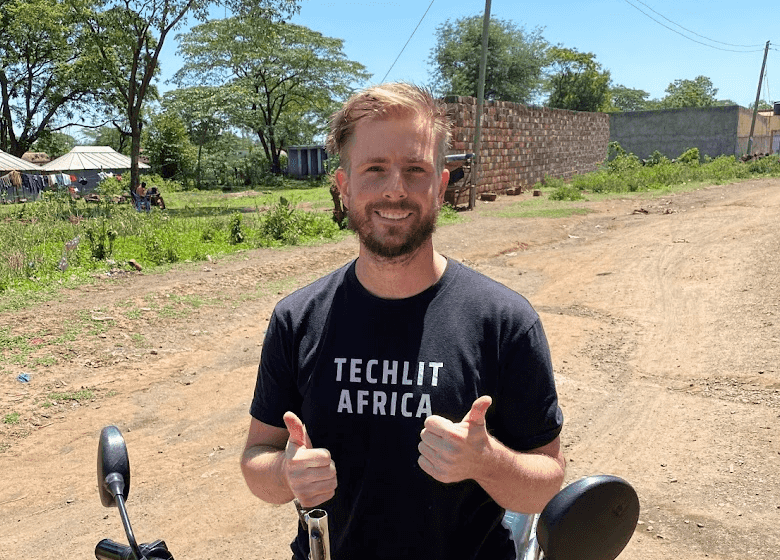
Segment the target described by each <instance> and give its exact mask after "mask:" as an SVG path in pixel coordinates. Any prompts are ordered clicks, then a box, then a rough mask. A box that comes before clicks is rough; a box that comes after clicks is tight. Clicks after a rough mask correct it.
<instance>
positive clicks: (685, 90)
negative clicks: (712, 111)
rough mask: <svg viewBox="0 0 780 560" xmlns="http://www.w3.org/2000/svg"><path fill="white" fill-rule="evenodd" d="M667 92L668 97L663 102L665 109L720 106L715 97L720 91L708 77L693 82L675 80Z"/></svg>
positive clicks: (698, 78) (699, 77)
mask: <svg viewBox="0 0 780 560" xmlns="http://www.w3.org/2000/svg"><path fill="white" fill-rule="evenodd" d="M665 91H666V94H667V95H666V97H664V98H663V99H662V100H661V106H662V107H663V108H664V109H677V108H681V107H714V106H715V105H717V104H718V101H717V99H716V97H715V95H717V93H718V90H717V88H715V87H714V86H713V85H712V80H710V79H709V78H708V77H706V76H698V77H696V78H695V79H693V80H675V81H674V82H672V83H671V84H669V85H668V86H667V88H666V90H665Z"/></svg>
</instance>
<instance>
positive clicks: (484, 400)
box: [462, 395, 493, 426]
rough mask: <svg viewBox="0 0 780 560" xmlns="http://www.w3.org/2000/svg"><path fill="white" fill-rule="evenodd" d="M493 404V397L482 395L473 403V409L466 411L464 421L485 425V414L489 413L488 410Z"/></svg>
mask: <svg viewBox="0 0 780 560" xmlns="http://www.w3.org/2000/svg"><path fill="white" fill-rule="evenodd" d="M491 404H493V399H492V397H489V396H487V395H482V396H481V397H479V398H478V399H477V400H475V401H474V403H473V404H472V405H471V410H469V411H468V412H467V413H466V416H464V417H463V420H462V422H468V423H469V424H476V425H478V426H484V425H485V414H486V413H487V410H488V408H490V405H491Z"/></svg>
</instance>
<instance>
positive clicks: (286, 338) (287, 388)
mask: <svg viewBox="0 0 780 560" xmlns="http://www.w3.org/2000/svg"><path fill="white" fill-rule="evenodd" d="M291 325H292V324H291V321H289V320H285V318H284V314H283V313H282V312H280V311H279V308H278V307H277V309H275V310H274V313H273V314H272V315H271V319H270V321H269V323H268V330H267V331H266V334H265V341H264V342H263V350H262V353H261V356H260V366H259V367H258V370H257V382H256V384H255V394H254V397H253V399H252V405H251V407H250V409H249V413H250V414H251V415H252V416H253V417H254V418H256V419H257V420H259V421H260V422H263V423H265V424H269V425H271V426H277V427H280V428H283V427H284V420H283V419H282V416H283V415H284V413H285V412H287V411H288V410H289V411H292V412H295V413H296V414H300V409H301V395H300V392H299V391H298V387H297V382H296V368H295V367H294V365H293V363H294V358H295V356H294V340H293V336H294V335H293V329H292V326H291Z"/></svg>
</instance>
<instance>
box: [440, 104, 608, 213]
mask: <svg viewBox="0 0 780 560" xmlns="http://www.w3.org/2000/svg"><path fill="white" fill-rule="evenodd" d="M445 102H446V103H447V107H448V111H449V113H450V116H451V118H452V120H453V122H454V124H455V127H454V130H453V139H452V140H453V141H452V149H451V150H450V153H453V154H457V153H464V152H473V151H474V135H475V133H476V110H477V100H476V98H474V97H448V98H446V99H445ZM483 110H484V113H483V117H482V155H483V158H484V159H483V163H482V168H481V173H480V177H479V180H478V181H477V192H478V193H482V192H497V193H502V192H504V191H506V189H508V188H513V187H521V188H529V187H531V186H533V185H534V184H535V183H537V182H539V181H541V180H542V179H544V177H545V176H551V177H563V178H567V179H568V178H570V177H572V176H574V175H577V174H581V173H587V172H590V171H594V170H595V169H596V168H597V167H598V166H599V164H601V163H602V162H603V161H604V159H606V156H607V146H608V143H609V117H608V115H606V114H604V113H582V112H577V111H566V110H563V109H549V108H546V107H527V106H525V105H520V104H517V103H509V102H507V101H493V102H486V103H485V107H484V109H483ZM465 202H468V193H467V192H466V193H462V194H461V195H459V197H458V199H457V200H456V201H455V203H456V204H463V203H465Z"/></svg>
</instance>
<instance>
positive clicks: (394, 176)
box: [382, 169, 407, 200]
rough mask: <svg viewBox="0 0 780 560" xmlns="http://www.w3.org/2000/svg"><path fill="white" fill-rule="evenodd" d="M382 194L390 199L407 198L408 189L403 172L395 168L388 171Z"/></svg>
mask: <svg viewBox="0 0 780 560" xmlns="http://www.w3.org/2000/svg"><path fill="white" fill-rule="evenodd" d="M382 196H383V197H385V198H387V199H390V200H399V199H403V198H406V196H407V189H406V182H405V180H404V176H403V174H402V173H401V172H400V171H399V170H397V169H394V170H392V171H391V172H390V173H388V175H387V178H386V180H385V184H384V188H383V189H382Z"/></svg>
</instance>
